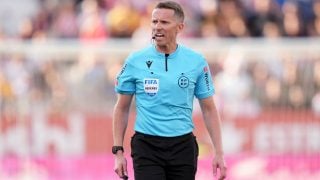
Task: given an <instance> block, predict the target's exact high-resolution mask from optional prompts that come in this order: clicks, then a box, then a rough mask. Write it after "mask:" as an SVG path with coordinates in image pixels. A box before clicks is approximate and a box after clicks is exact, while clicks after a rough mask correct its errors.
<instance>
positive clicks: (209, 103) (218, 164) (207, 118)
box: [199, 96, 227, 180]
mask: <svg viewBox="0 0 320 180" xmlns="http://www.w3.org/2000/svg"><path fill="white" fill-rule="evenodd" d="M199 103H200V107H201V110H202V114H203V119H204V123H205V126H206V128H207V130H208V133H209V136H210V138H211V141H212V144H213V146H214V150H215V157H214V160H213V173H214V174H215V175H216V174H217V169H220V177H219V180H220V179H221V180H222V179H224V178H225V177H226V169H227V168H226V164H225V161H224V157H223V147H222V137H221V127H220V126H221V125H220V124H221V121H220V116H219V113H218V111H217V108H216V105H215V103H214V100H213V97H212V96H210V97H208V98H204V99H200V100H199Z"/></svg>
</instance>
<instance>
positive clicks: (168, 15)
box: [152, 8, 175, 19]
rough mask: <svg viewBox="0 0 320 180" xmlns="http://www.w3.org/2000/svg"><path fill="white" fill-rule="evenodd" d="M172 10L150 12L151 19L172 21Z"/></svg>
mask: <svg viewBox="0 0 320 180" xmlns="http://www.w3.org/2000/svg"><path fill="white" fill-rule="evenodd" d="M174 18H175V17H174V10H173V9H163V8H161V9H159V8H157V9H154V10H153V11H152V19H174Z"/></svg>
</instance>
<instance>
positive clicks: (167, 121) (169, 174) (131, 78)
mask: <svg viewBox="0 0 320 180" xmlns="http://www.w3.org/2000/svg"><path fill="white" fill-rule="evenodd" d="M151 28H152V40H153V43H152V44H150V46H148V47H146V48H144V49H142V50H140V51H138V52H134V53H132V54H131V55H130V56H129V57H128V58H127V59H126V62H125V64H124V66H123V68H122V70H121V72H120V73H119V74H118V76H117V82H116V85H115V90H116V92H117V94H118V95H117V96H118V98H117V103H116V104H115V107H114V114H113V140H114V146H113V147H112V152H113V154H115V172H116V173H117V174H118V176H119V177H120V178H123V179H126V178H127V175H128V174H127V161H126V159H125V157H124V152H125V150H124V149H123V141H124V135H125V131H126V128H127V123H128V116H129V109H130V104H131V101H132V99H133V97H134V95H135V102H136V112H137V113H136V121H135V127H134V129H135V134H134V135H133V137H132V139H131V156H132V159H133V167H134V179H135V180H194V179H195V174H196V171H197V159H198V152H199V149H198V144H197V140H196V137H195V136H194V135H193V133H192V131H193V129H194V124H193V121H192V109H193V100H194V97H196V98H197V99H198V100H199V103H200V107H201V110H202V113H203V119H204V122H205V125H206V128H207V130H208V132H209V135H210V138H211V140H212V143H213V146H214V149H215V154H214V155H213V156H214V158H213V162H212V165H213V173H214V174H216V173H217V170H218V169H219V170H220V175H219V176H218V177H217V178H218V179H225V177H226V165H225V161H224V157H223V148H222V142H221V130H220V118H219V115H218V112H217V109H216V106H215V103H214V100H213V97H212V96H213V95H214V86H213V83H212V78H211V75H210V69H209V67H208V64H207V62H206V60H205V59H204V57H203V56H202V55H201V54H198V53H196V52H194V51H193V50H191V49H189V48H187V47H185V46H183V45H181V44H178V43H177V35H178V33H180V32H181V31H182V30H183V28H184V12H183V9H182V8H181V6H180V5H179V4H178V3H176V2H173V1H165V2H159V3H158V4H157V5H156V6H155V8H154V10H153V12H152V19H151Z"/></svg>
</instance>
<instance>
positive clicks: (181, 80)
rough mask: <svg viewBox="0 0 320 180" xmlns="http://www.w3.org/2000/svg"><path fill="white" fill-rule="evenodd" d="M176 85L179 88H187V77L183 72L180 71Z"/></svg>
mask: <svg viewBox="0 0 320 180" xmlns="http://www.w3.org/2000/svg"><path fill="white" fill-rule="evenodd" d="M178 85H179V87H181V88H187V87H188V86H189V79H188V78H187V77H186V76H184V73H181V76H180V77H179V79H178Z"/></svg>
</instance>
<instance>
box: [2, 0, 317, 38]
mask: <svg viewBox="0 0 320 180" xmlns="http://www.w3.org/2000/svg"><path fill="white" fill-rule="evenodd" d="M178 1H179V2H181V4H182V5H183V7H184V9H185V12H186V16H187V18H186V24H187V26H186V29H185V31H184V34H183V35H182V36H184V37H272V38H273V37H280V36H284V37H306V36H319V35H320V1H319V0H198V1H190V0H178ZM155 2H157V1H155V0H139V1H133V0H24V1H22V2H21V1H18V0H2V5H1V6H2V7H1V8H0V22H1V23H0V24H1V25H0V32H1V33H0V34H1V35H0V36H1V38H17V39H34V38H79V39H82V40H88V39H89V40H91V39H108V38H128V37H145V35H146V32H147V33H149V32H150V30H149V25H150V13H151V10H152V8H153V7H154V3H155Z"/></svg>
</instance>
